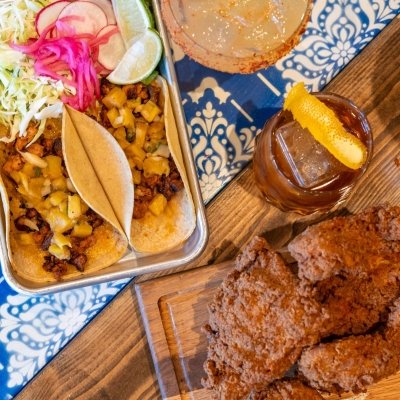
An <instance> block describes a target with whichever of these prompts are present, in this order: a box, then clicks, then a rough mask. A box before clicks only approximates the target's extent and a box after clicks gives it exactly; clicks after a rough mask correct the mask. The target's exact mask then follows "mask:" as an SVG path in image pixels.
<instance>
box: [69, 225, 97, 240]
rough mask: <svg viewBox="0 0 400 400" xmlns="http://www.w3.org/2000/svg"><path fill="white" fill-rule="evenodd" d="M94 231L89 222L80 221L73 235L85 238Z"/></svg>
mask: <svg viewBox="0 0 400 400" xmlns="http://www.w3.org/2000/svg"><path fill="white" fill-rule="evenodd" d="M92 231H93V228H92V227H91V225H90V224H89V223H88V222H86V221H80V222H78V223H77V224H76V225H75V226H74V229H73V230H72V233H71V236H75V237H79V238H84V237H87V236H90V235H91V234H92Z"/></svg>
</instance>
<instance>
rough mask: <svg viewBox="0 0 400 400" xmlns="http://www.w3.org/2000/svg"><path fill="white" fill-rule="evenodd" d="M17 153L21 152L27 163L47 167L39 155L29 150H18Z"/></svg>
mask: <svg viewBox="0 0 400 400" xmlns="http://www.w3.org/2000/svg"><path fill="white" fill-rule="evenodd" d="M19 154H21V156H22V157H24V159H25V161H26V162H28V163H29V164H32V165H34V166H35V167H39V168H46V167H47V161H45V160H43V159H42V158H40V157H39V156H37V155H36V154H33V153H29V152H25V153H24V152H22V151H20V152H19Z"/></svg>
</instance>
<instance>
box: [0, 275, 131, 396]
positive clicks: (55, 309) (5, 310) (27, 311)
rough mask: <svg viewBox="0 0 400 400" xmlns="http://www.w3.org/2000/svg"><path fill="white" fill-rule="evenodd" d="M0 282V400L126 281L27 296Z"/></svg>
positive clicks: (106, 302) (33, 373)
mask: <svg viewBox="0 0 400 400" xmlns="http://www.w3.org/2000/svg"><path fill="white" fill-rule="evenodd" d="M0 281H1V283H0V304H1V305H0V399H8V398H12V397H13V396H14V395H15V394H16V393H18V392H19V390H20V389H21V388H22V387H23V386H24V385H25V384H26V383H27V382H28V381H29V380H30V379H32V378H33V376H34V375H35V374H36V373H37V372H38V371H39V370H40V369H41V368H42V367H44V366H45V365H46V363H47V362H49V361H50V360H51V359H52V358H53V357H54V355H55V354H57V353H58V352H59V351H60V350H61V349H62V348H63V347H64V346H65V345H66V344H67V343H68V342H69V341H70V340H71V339H72V338H73V337H74V336H75V335H76V334H77V333H78V332H79V331H80V330H81V329H82V328H83V327H84V326H85V325H86V324H88V323H89V322H90V321H91V320H92V318H93V317H94V316H95V315H97V314H98V312H99V311H100V310H101V309H102V308H103V307H104V306H106V305H107V304H108V303H109V302H110V301H111V300H112V298H114V297H115V295H116V294H117V293H119V292H120V291H121V290H122V289H123V288H124V287H125V285H126V284H127V283H128V282H129V280H127V279H125V280H122V281H117V282H112V283H108V284H106V283H104V284H100V285H96V286H88V287H85V288H81V289H74V290H70V291H66V292H61V293H57V294H53V295H48V296H26V295H22V294H19V293H15V292H13V291H12V290H11V289H10V288H9V286H8V285H7V283H6V282H5V281H4V278H0Z"/></svg>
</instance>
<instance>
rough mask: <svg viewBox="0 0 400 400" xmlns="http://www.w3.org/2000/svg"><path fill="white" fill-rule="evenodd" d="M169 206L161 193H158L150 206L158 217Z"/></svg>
mask: <svg viewBox="0 0 400 400" xmlns="http://www.w3.org/2000/svg"><path fill="white" fill-rule="evenodd" d="M166 206H167V199H166V198H165V196H164V195H162V194H161V193H157V194H156V195H155V197H154V198H153V200H151V202H150V205H149V210H150V211H151V212H152V213H153V214H154V215H155V216H156V217H157V216H159V215H160V214H161V213H162V212H163V211H164V210H165V207H166Z"/></svg>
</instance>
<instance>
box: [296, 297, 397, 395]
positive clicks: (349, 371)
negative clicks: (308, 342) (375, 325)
mask: <svg viewBox="0 0 400 400" xmlns="http://www.w3.org/2000/svg"><path fill="white" fill-rule="evenodd" d="M399 369H400V299H398V300H396V302H395V304H394V306H393V308H392V310H391V313H390V314H389V318H388V322H387V325H386V327H385V329H384V330H383V332H378V333H374V334H370V335H364V336H350V337H348V338H345V339H340V340H337V341H334V342H331V343H326V344H320V345H317V346H314V347H311V348H309V349H307V350H305V351H304V352H303V354H302V356H301V358H300V361H299V371H300V373H301V374H302V375H303V376H304V377H305V378H306V379H307V380H308V382H309V383H310V385H311V386H312V387H314V388H316V389H320V390H323V391H327V392H330V393H339V394H340V393H343V392H347V391H352V392H353V393H359V392H362V391H365V390H366V388H367V387H368V386H369V385H371V384H372V383H374V382H377V381H379V380H380V379H383V378H386V377H388V376H389V375H392V374H394V373H395V372H396V371H398V370H399Z"/></svg>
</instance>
